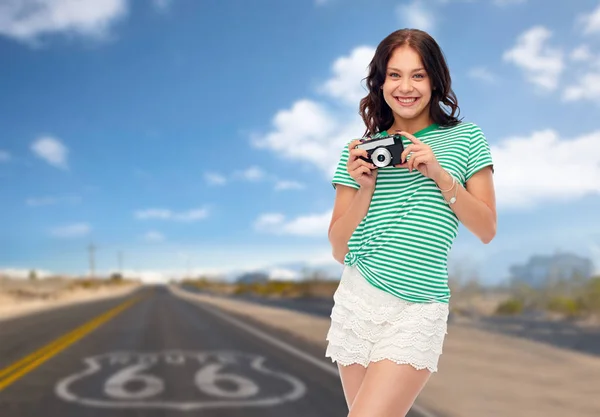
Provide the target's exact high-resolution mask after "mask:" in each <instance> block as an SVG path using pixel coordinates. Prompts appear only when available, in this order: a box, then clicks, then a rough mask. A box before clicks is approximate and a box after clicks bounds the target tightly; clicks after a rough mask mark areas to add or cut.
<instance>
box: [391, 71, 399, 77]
mask: <svg viewBox="0 0 600 417" xmlns="http://www.w3.org/2000/svg"><path fill="white" fill-rule="evenodd" d="M396 75H398V74H397V73H395V72H392V73H390V77H395V76H396Z"/></svg>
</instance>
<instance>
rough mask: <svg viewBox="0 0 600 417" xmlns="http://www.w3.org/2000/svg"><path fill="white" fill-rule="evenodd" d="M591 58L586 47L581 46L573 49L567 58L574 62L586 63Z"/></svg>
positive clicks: (590, 53)
mask: <svg viewBox="0 0 600 417" xmlns="http://www.w3.org/2000/svg"><path fill="white" fill-rule="evenodd" d="M593 57H594V56H593V55H592V52H591V51H590V48H589V46H588V45H581V46H579V47H578V48H575V49H574V50H573V52H571V55H569V58H571V60H572V61H575V62H587V61H590V60H591V59H592V58H593Z"/></svg>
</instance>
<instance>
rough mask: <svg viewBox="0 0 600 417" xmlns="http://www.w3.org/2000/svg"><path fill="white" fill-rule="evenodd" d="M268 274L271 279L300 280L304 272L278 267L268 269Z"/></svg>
mask: <svg viewBox="0 0 600 417" xmlns="http://www.w3.org/2000/svg"><path fill="white" fill-rule="evenodd" d="M267 275H268V276H269V279H270V280H278V281H298V280H299V279H300V278H302V274H301V273H300V272H298V271H294V270H292V269H286V268H277V267H274V268H271V269H269V270H267Z"/></svg>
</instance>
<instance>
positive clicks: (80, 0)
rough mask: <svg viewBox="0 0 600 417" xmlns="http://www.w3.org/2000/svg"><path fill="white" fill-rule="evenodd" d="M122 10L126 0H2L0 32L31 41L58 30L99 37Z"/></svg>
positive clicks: (125, 9) (105, 33)
mask: <svg viewBox="0 0 600 417" xmlns="http://www.w3.org/2000/svg"><path fill="white" fill-rule="evenodd" d="M126 13H127V1H126V0H3V1H2V3H0V35H6V36H8V37H11V38H15V39H17V40H20V41H24V42H32V43H36V42H37V41H38V38H39V37H40V36H42V35H45V34H53V33H61V32H62V33H75V34H78V35H82V36H87V37H91V38H95V39H102V38H105V37H106V36H107V35H108V31H109V29H110V27H111V25H112V24H114V23H115V22H116V21H117V20H118V19H120V18H122V17H124V16H125V15H126Z"/></svg>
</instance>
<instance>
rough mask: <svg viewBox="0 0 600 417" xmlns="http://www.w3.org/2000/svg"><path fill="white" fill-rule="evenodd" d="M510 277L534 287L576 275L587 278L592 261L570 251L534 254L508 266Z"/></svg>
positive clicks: (589, 275) (591, 271) (568, 278)
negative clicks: (519, 263) (521, 261)
mask: <svg viewBox="0 0 600 417" xmlns="http://www.w3.org/2000/svg"><path fill="white" fill-rule="evenodd" d="M509 271H510V273H511V279H512V280H513V281H521V282H524V283H527V284H529V285H530V286H532V287H534V288H536V287H539V286H542V285H544V284H546V283H549V282H556V281H560V280H570V279H572V278H574V277H576V276H578V277H580V278H582V279H589V278H590V277H591V275H592V273H593V264H592V261H591V260H590V259H588V258H584V257H581V256H578V255H575V254H572V253H556V254H554V255H549V256H543V255H534V256H531V257H530V258H529V260H528V261H527V263H525V264H522V265H512V266H511V267H510V268H509Z"/></svg>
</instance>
